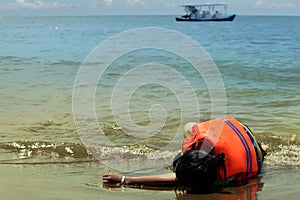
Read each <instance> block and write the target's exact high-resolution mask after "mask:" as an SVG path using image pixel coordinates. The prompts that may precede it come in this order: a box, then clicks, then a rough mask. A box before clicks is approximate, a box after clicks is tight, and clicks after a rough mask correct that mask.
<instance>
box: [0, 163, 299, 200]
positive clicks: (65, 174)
mask: <svg viewBox="0 0 300 200" xmlns="http://www.w3.org/2000/svg"><path fill="white" fill-rule="evenodd" d="M106 170H107V169H106V168H105V167H103V166H102V165H100V164H99V163H96V162H91V163H79V164H54V165H49V164H47V165H1V166H0V177H1V178H0V192H1V199H23V200H24V199H51V200H52V199H74V200H77V199H80V200H82V199H89V200H91V199H110V200H111V199H128V200H129V199H133V198H136V199H157V200H158V199H178V200H182V199H209V200H210V199H241V200H250V199H251V200H253V199H261V200H265V199H285V200H289V199H291V200H292V199H297V198H298V197H299V196H300V191H299V185H300V173H299V172H300V169H297V168H278V169H275V168H266V169H265V172H264V174H263V176H262V177H261V178H259V179H255V180H252V181H250V182H249V184H248V185H245V186H240V187H233V188H226V189H224V190H223V191H221V192H218V193H210V194H201V195H185V194H184V195H183V194H179V193H177V194H176V193H175V192H174V190H165V191H158V190H145V189H133V188H125V189H124V190H122V189H121V188H113V189H111V190H109V189H106V188H103V185H102V180H101V175H102V174H103V173H104V172H105V171H106ZM165 171H166V170H163V172H165Z"/></svg>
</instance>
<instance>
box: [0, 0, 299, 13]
mask: <svg viewBox="0 0 300 200" xmlns="http://www.w3.org/2000/svg"><path fill="white" fill-rule="evenodd" d="M188 3H194V4H195V3H197V4H199V3H227V4H228V5H229V7H228V12H231V13H236V14H241V15H298V16H300V0H227V1H222V0H220V1H209V0H0V16H5V15H116V14H117V15H118V14H121V15H123V14H147V15H149V14H150V15H151V14H158V15H160V14H173V15H177V14H178V15H181V14H182V12H183V11H182V8H180V7H179V6H180V5H182V4H188Z"/></svg>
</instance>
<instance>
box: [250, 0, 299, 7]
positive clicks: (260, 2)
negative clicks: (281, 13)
mask: <svg viewBox="0 0 300 200" xmlns="http://www.w3.org/2000/svg"><path fill="white" fill-rule="evenodd" d="M255 7H256V8H295V7H296V5H295V4H293V3H288V2H284V3H283V2H274V1H273V2H270V1H265V0H258V1H256V3H255Z"/></svg>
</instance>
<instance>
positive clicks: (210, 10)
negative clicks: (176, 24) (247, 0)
mask: <svg viewBox="0 0 300 200" xmlns="http://www.w3.org/2000/svg"><path fill="white" fill-rule="evenodd" d="M181 7H183V8H184V11H185V14H184V15H182V16H181V17H176V21H187V22H210V21H233V20H234V18H235V17H236V14H227V4H221V3H220V4H191V5H182V6H181Z"/></svg>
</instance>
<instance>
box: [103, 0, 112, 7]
mask: <svg viewBox="0 0 300 200" xmlns="http://www.w3.org/2000/svg"><path fill="white" fill-rule="evenodd" d="M102 2H103V4H104V5H105V6H110V5H112V3H113V1H112V0H102Z"/></svg>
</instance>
